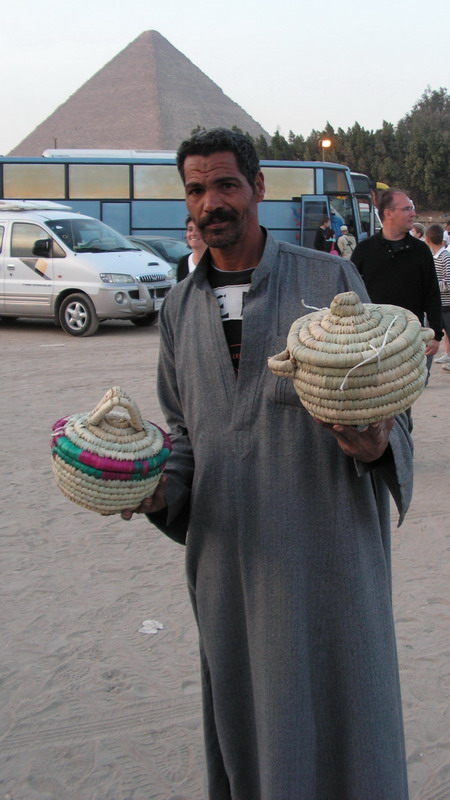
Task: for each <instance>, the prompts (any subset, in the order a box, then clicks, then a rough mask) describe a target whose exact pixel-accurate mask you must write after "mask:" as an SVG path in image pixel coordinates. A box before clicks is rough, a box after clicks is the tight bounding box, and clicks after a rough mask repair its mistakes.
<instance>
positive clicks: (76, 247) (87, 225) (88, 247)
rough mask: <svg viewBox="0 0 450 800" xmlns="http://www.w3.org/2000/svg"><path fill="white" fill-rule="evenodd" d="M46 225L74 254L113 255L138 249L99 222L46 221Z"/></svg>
mask: <svg viewBox="0 0 450 800" xmlns="http://www.w3.org/2000/svg"><path fill="white" fill-rule="evenodd" d="M47 225H48V227H49V228H50V230H51V231H52V232H53V233H54V234H55V235H56V236H57V237H58V239H61V241H62V242H64V244H65V245H66V247H69V248H70V250H73V252H74V253H113V252H118V251H120V252H121V251H125V250H137V249H138V248H137V247H135V246H134V245H133V244H132V243H131V242H129V241H128V239H125V238H124V237H123V236H122V235H121V234H120V233H118V232H117V231H114V230H113V229H112V228H109V227H108V225H105V224H104V223H103V222H100V220H95V219H72V218H70V219H54V220H48V221H47Z"/></svg>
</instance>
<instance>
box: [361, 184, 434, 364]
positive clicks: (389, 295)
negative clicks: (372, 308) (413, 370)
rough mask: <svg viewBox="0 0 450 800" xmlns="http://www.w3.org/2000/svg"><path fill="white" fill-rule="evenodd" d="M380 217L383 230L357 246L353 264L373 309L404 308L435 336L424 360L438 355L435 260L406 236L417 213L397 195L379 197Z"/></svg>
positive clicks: (405, 198) (404, 196) (402, 195)
mask: <svg viewBox="0 0 450 800" xmlns="http://www.w3.org/2000/svg"><path fill="white" fill-rule="evenodd" d="M378 214H379V216H380V219H381V222H382V225H383V227H382V230H381V231H380V232H379V233H376V234H375V235H374V236H370V237H369V238H368V239H364V240H363V241H362V242H359V244H358V245H357V246H356V248H355V249H354V251H353V253H352V257H351V260H352V261H353V263H354V264H355V265H356V267H357V269H358V271H359V272H360V274H361V276H362V279H363V281H364V283H365V285H366V288H367V291H368V293H369V297H370V299H371V300H372V302H373V303H386V304H388V305H394V306H402V308H407V309H408V310H409V311H412V312H413V314H415V315H416V316H417V317H418V318H419V320H420V322H421V324H422V325H424V324H425V317H426V324H427V326H429V327H430V328H432V329H433V330H434V339H433V340H432V341H431V342H430V343H429V344H428V346H427V349H426V351H425V352H426V355H427V356H433V355H435V354H436V353H437V351H438V350H439V342H440V341H441V339H442V337H443V335H444V334H443V330H442V311H441V295H440V291H439V283H438V279H437V276H436V270H435V267H434V261H433V256H432V254H431V251H430V249H429V247H427V245H426V244H425V243H424V242H422V241H420V239H416V238H415V237H414V236H411V235H410V233H409V232H410V230H411V228H412V227H413V223H414V218H415V216H416V210H415V208H414V203H413V202H412V200H411V199H410V198H409V197H408V195H407V194H406V193H405V192H403V191H401V190H400V189H388V190H387V191H385V192H383V194H382V195H381V198H380V201H379V203H378Z"/></svg>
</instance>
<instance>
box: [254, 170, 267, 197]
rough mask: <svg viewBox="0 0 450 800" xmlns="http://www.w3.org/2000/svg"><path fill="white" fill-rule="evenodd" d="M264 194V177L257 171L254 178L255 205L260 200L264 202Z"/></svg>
mask: <svg viewBox="0 0 450 800" xmlns="http://www.w3.org/2000/svg"><path fill="white" fill-rule="evenodd" d="M265 193H266V187H265V183H264V175H263V173H262V172H261V170H259V172H258V173H257V174H256V178H255V197H256V202H257V203H260V202H261V200H264V195H265Z"/></svg>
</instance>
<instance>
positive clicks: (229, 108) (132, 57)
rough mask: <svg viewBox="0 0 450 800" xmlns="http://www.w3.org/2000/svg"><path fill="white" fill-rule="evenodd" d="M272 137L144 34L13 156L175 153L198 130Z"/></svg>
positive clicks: (154, 36) (152, 34)
mask: <svg viewBox="0 0 450 800" xmlns="http://www.w3.org/2000/svg"><path fill="white" fill-rule="evenodd" d="M197 125H201V126H203V127H205V128H213V127H217V126H223V127H226V128H231V127H232V126H233V125H236V126H237V127H238V128H241V130H242V131H244V133H246V132H248V133H250V135H251V136H253V137H255V138H256V137H258V136H261V135H262V136H264V137H265V138H266V139H270V136H269V134H268V133H267V132H266V131H265V130H264V129H263V128H262V127H261V125H259V124H258V123H257V122H255V120H254V119H252V117H250V116H249V115H248V114H247V113H246V112H245V111H244V110H243V109H242V108H241V107H240V106H239V105H237V103H234V102H233V100H230V98H229V97H227V96H226V95H225V94H224V93H223V92H222V90H221V89H220V88H219V87H218V86H217V84H215V83H214V82H213V81H212V80H210V78H208V77H207V75H205V74H204V73H203V72H202V71H201V70H200V69H198V67H196V66H195V64H193V63H192V62H191V61H189V59H188V58H186V56H184V55H183V53H181V52H180V51H179V50H177V49H176V48H175V47H173V45H171V44H170V42H168V41H167V39H165V38H164V37H163V36H161V34H160V33H158V32H157V31H145V32H144V33H142V34H141V35H140V36H138V37H137V39H135V40H134V41H133V42H131V44H129V45H128V46H127V47H125V48H124V50H121V52H120V53H118V54H117V55H116V56H115V57H114V58H113V59H112V60H111V61H109V62H108V63H107V64H106V65H105V66H104V67H102V69H100V70H99V71H98V72H96V73H95V75H93V76H92V78H90V79H89V80H88V81H86V83H84V84H83V85H82V86H81V87H80V88H79V89H78V90H77V91H76V92H75V93H74V94H73V95H71V96H70V97H69V98H68V100H66V102H65V103H63V104H62V105H60V106H58V108H57V109H56V111H54V112H53V114H51V115H50V116H49V117H47V119H45V120H44V122H41V124H40V125H38V126H37V128H35V129H34V131H32V133H30V134H29V135H28V136H26V137H25V139H23V140H22V141H21V142H20V144H18V145H17V146H16V147H15V148H14V149H13V150H11V152H10V153H9V155H11V156H40V155H42V153H43V151H44V150H46V149H47V148H54V147H55V139H56V142H57V144H56V146H57V147H58V148H64V149H67V148H86V149H110V150H121V149H126V150H176V149H177V147H178V145H179V144H180V142H182V141H183V139H186V138H188V137H189V136H190V134H191V131H192V129H193V128H196V127H197Z"/></svg>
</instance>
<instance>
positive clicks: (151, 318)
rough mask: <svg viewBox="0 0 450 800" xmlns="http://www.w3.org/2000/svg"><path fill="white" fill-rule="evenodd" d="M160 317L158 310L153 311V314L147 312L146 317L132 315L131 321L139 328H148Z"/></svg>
mask: <svg viewBox="0 0 450 800" xmlns="http://www.w3.org/2000/svg"><path fill="white" fill-rule="evenodd" d="M157 319H158V312H157V311H153V313H152V314H146V315H145V317H132V318H131V322H132V323H133V325H136V327H137V328H147V327H148V326H149V325H154V324H155V322H156V320H157Z"/></svg>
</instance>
